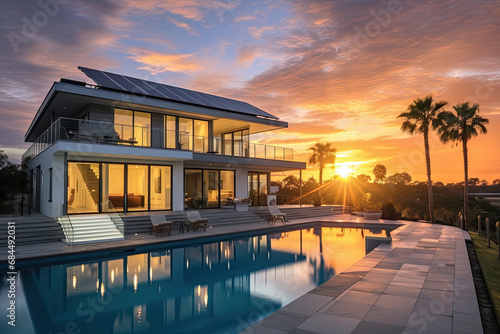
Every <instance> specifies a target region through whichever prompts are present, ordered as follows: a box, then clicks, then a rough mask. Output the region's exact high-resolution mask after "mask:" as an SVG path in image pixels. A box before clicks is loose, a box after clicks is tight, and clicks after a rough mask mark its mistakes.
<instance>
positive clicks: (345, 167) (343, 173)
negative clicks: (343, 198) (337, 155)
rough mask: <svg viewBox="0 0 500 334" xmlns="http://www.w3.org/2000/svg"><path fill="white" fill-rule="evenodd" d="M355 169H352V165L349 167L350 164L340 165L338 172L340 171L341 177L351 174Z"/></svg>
mask: <svg viewBox="0 0 500 334" xmlns="http://www.w3.org/2000/svg"><path fill="white" fill-rule="evenodd" d="M353 172H354V171H353V170H352V168H351V167H349V166H348V165H340V166H339V167H338V168H337V173H339V175H340V176H341V177H344V178H345V177H348V176H349V175H351V174H352V173H353Z"/></svg>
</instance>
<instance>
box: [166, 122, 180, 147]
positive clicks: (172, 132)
mask: <svg viewBox="0 0 500 334" xmlns="http://www.w3.org/2000/svg"><path fill="white" fill-rule="evenodd" d="M175 119H176V117H175V116H168V115H165V147H166V148H177V135H176V133H177V126H176V125H175V123H176V121H175Z"/></svg>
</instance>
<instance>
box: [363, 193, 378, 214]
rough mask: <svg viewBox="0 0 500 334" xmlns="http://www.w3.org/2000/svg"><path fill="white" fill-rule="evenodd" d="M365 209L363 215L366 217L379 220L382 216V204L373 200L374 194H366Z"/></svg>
mask: <svg viewBox="0 0 500 334" xmlns="http://www.w3.org/2000/svg"><path fill="white" fill-rule="evenodd" d="M365 200H366V203H365V209H364V211H363V217H365V218H366V219H373V220H377V219H380V217H382V210H380V204H379V203H377V202H376V201H374V200H373V196H372V194H370V193H366V194H365Z"/></svg>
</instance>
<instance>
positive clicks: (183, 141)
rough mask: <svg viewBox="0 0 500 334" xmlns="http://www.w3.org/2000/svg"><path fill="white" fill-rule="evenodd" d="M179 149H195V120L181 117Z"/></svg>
mask: <svg viewBox="0 0 500 334" xmlns="http://www.w3.org/2000/svg"><path fill="white" fill-rule="evenodd" d="M178 121H179V146H180V147H179V148H180V149H182V150H192V149H193V120H192V119H191V118H183V117H179V118H178Z"/></svg>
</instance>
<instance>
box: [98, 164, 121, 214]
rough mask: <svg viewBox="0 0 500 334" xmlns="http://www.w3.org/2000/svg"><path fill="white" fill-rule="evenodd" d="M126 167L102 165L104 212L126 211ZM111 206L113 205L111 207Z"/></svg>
mask: <svg viewBox="0 0 500 334" xmlns="http://www.w3.org/2000/svg"><path fill="white" fill-rule="evenodd" d="M124 193H125V166H124V165H123V164H105V163H103V164H102V212H113V208H114V209H115V210H116V211H123V210H124V204H125V200H124ZM110 204H111V205H110Z"/></svg>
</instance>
